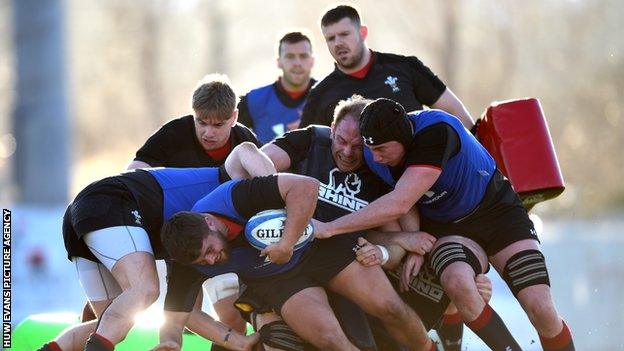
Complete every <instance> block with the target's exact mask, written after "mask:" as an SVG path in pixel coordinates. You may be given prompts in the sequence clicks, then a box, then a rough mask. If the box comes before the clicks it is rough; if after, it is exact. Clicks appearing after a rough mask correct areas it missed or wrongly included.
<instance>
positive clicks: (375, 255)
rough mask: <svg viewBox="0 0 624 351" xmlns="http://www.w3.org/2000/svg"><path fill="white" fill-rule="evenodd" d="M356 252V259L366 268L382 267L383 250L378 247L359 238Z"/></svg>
mask: <svg viewBox="0 0 624 351" xmlns="http://www.w3.org/2000/svg"><path fill="white" fill-rule="evenodd" d="M354 250H355V259H356V260H357V261H358V262H360V264H361V265H363V266H365V267H371V266H376V265H381V258H382V257H383V255H382V253H381V250H379V248H378V247H377V245H373V244H371V243H369V242H368V241H366V239H364V238H362V237H359V238H358V242H357V246H356V247H355V248H354Z"/></svg>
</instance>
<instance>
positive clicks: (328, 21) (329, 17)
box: [321, 5, 362, 27]
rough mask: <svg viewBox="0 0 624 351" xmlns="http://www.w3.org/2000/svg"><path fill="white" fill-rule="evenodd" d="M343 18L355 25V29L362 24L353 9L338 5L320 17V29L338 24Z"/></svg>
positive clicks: (358, 15)
mask: <svg viewBox="0 0 624 351" xmlns="http://www.w3.org/2000/svg"><path fill="white" fill-rule="evenodd" d="M343 18H348V19H350V20H351V23H353V24H355V26H356V27H359V26H360V25H361V24H362V22H361V20H360V14H359V13H358V12H357V10H356V9H355V7H353V6H349V5H338V6H336V7H333V8H331V9H329V10H327V12H325V14H324V15H323V17H321V27H327V26H329V25H332V24H334V23H338V22H340V21H341V20H342V19H343Z"/></svg>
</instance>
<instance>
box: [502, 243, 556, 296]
mask: <svg viewBox="0 0 624 351" xmlns="http://www.w3.org/2000/svg"><path fill="white" fill-rule="evenodd" d="M503 280H504V281H505V282H506V283H507V285H508V286H509V288H510V289H511V292H512V293H513V294H514V296H516V297H518V293H519V292H521V291H522V290H524V289H526V288H529V287H534V286H538V285H542V284H543V285H546V286H550V279H549V277H548V271H547V270H546V261H545V259H544V255H542V253H541V252H540V251H539V250H524V251H520V252H518V253H516V254H515V255H513V256H511V258H510V259H509V260H507V263H506V264H505V268H504V270H503Z"/></svg>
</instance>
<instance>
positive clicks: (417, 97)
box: [300, 51, 446, 128]
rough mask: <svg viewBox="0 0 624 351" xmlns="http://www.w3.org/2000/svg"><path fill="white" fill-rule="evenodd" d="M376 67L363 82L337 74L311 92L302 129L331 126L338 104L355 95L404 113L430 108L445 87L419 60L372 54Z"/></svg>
mask: <svg viewBox="0 0 624 351" xmlns="http://www.w3.org/2000/svg"><path fill="white" fill-rule="evenodd" d="M372 54H373V60H374V61H373V64H372V66H371V68H370V71H369V72H368V73H367V74H366V76H365V77H364V78H356V77H353V76H350V75H348V74H345V73H343V72H342V71H340V70H339V69H338V67H336V68H335V69H334V71H333V72H332V73H331V74H330V75H328V76H327V77H325V79H323V80H322V81H321V82H319V83H318V84H317V85H316V86H314V87H313V88H312V90H311V91H310V94H309V95H308V100H307V102H306V104H305V106H304V108H303V114H302V116H301V124H300V127H302V128H303V127H307V126H308V125H310V124H321V125H327V126H328V125H330V124H331V121H332V119H333V115H334V108H335V107H336V105H337V104H338V101H340V100H344V99H346V98H348V97H350V96H351V95H353V94H358V95H361V96H363V97H365V98H369V99H377V98H388V99H392V100H395V101H397V102H399V103H400V104H401V105H403V107H405V110H407V111H413V110H421V109H422V107H423V105H427V106H431V105H433V104H434V103H435V102H436V101H437V100H438V98H439V97H440V96H441V95H442V93H443V92H444V90H446V85H444V83H443V82H442V81H441V80H440V79H439V78H438V77H437V76H436V75H435V74H434V73H433V72H432V71H431V70H430V69H429V68H428V67H427V66H425V65H424V64H423V63H422V62H421V61H420V60H419V59H418V58H417V57H415V56H402V55H395V54H387V53H380V52H374V51H373V52H372Z"/></svg>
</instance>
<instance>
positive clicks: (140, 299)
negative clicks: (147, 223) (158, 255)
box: [84, 226, 159, 350]
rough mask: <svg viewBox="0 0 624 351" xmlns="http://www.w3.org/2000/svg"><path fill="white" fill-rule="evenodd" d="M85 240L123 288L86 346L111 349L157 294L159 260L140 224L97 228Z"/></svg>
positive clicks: (100, 319) (102, 317) (123, 336)
mask: <svg viewBox="0 0 624 351" xmlns="http://www.w3.org/2000/svg"><path fill="white" fill-rule="evenodd" d="M84 241H85V243H86V244H87V246H88V247H89V249H90V250H91V251H92V252H93V254H94V255H95V256H96V257H97V258H98V259H99V260H100V261H101V262H102V263H103V264H104V265H105V266H106V267H107V268H108V269H109V270H110V271H111V273H112V275H113V277H114V278H115V280H116V281H117V283H118V284H119V286H120V287H121V289H122V293H121V294H120V295H119V296H117V297H116V298H115V299H114V300H113V301H112V303H111V304H110V305H109V306H108V308H107V309H106V310H105V311H104V313H103V314H102V316H101V317H100V318H99V324H98V327H97V330H96V331H95V333H94V334H92V336H91V337H90V338H89V340H88V341H87V345H86V348H85V350H106V349H111V346H113V345H116V344H117V343H119V342H121V341H122V340H123V339H124V338H125V337H126V335H127V334H128V332H129V331H130V329H131V328H132V326H133V325H134V317H135V315H136V314H137V313H138V312H141V311H143V310H144V309H145V308H147V307H148V306H149V305H150V304H152V303H153V302H154V301H156V299H157V298H158V293H159V291H158V290H159V288H158V274H157V272H156V262H155V260H154V256H153V254H152V248H151V245H150V242H149V237H148V234H147V232H146V231H145V230H144V229H143V228H141V227H130V226H117V227H111V228H105V229H101V230H96V231H94V232H91V233H88V234H86V235H85V236H84Z"/></svg>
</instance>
